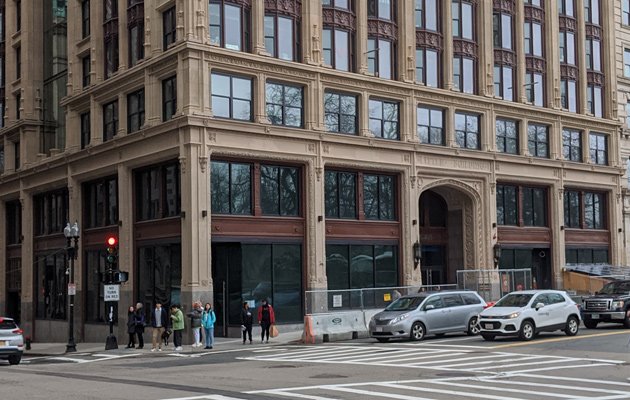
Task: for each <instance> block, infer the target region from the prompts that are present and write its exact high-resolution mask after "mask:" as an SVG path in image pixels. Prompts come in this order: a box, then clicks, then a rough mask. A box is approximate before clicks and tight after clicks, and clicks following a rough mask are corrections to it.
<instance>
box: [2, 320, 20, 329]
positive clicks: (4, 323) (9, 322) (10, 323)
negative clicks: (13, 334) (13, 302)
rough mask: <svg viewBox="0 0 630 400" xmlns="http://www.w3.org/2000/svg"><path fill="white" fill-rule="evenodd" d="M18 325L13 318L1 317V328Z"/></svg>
mask: <svg viewBox="0 0 630 400" xmlns="http://www.w3.org/2000/svg"><path fill="white" fill-rule="evenodd" d="M16 328H17V325H16V324H15V322H14V321H13V320H10V319H2V318H0V329H16Z"/></svg>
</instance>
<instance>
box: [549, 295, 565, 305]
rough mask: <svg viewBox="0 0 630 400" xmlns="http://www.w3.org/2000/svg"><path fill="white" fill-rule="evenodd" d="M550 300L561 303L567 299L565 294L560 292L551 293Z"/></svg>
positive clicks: (553, 302) (552, 302)
mask: <svg viewBox="0 0 630 400" xmlns="http://www.w3.org/2000/svg"><path fill="white" fill-rule="evenodd" d="M549 300H550V301H551V304H560V303H564V302H565V301H566V300H565V298H564V296H563V295H561V294H560V293H549Z"/></svg>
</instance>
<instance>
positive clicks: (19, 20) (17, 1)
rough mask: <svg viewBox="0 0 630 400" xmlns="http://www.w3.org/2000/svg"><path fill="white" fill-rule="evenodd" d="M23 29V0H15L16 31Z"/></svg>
mask: <svg viewBox="0 0 630 400" xmlns="http://www.w3.org/2000/svg"><path fill="white" fill-rule="evenodd" d="M21 30H22V0H15V31H16V32H19V31H21Z"/></svg>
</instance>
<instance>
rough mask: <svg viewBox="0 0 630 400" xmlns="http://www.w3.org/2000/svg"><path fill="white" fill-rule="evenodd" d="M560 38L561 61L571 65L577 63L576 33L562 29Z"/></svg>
mask: <svg viewBox="0 0 630 400" xmlns="http://www.w3.org/2000/svg"><path fill="white" fill-rule="evenodd" d="M558 40H559V43H560V62H561V63H565V64H570V65H576V64H575V34H574V33H573V32H568V31H560V33H559V36H558Z"/></svg>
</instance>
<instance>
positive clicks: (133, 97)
mask: <svg viewBox="0 0 630 400" xmlns="http://www.w3.org/2000/svg"><path fill="white" fill-rule="evenodd" d="M132 102H136V104H137V110H135V111H132V109H131V104H132ZM144 117H145V95H144V88H141V89H138V90H136V91H134V92H131V93H129V94H128V95H127V134H129V133H134V132H137V131H139V130H140V129H142V126H143V125H144Z"/></svg>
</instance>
